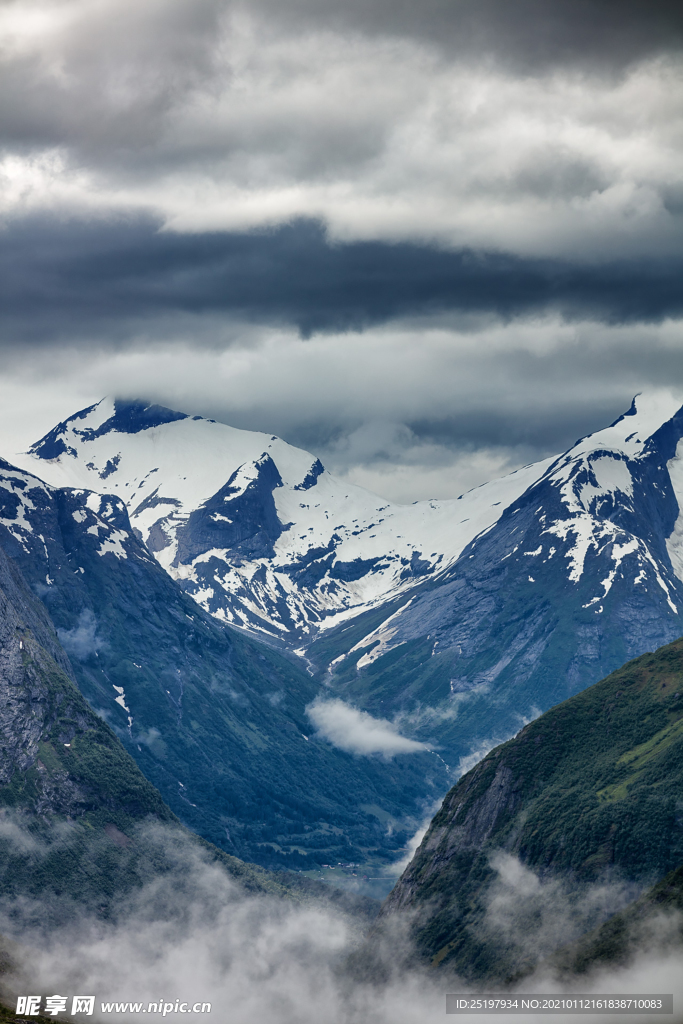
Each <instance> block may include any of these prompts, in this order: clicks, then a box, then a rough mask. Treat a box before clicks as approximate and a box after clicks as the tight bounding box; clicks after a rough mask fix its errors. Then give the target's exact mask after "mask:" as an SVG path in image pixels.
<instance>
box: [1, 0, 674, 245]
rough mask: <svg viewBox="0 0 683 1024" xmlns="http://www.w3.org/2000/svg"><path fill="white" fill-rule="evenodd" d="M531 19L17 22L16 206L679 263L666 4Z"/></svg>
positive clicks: (6, 86) (195, 9)
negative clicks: (303, 222) (292, 225)
mask: <svg viewBox="0 0 683 1024" xmlns="http://www.w3.org/2000/svg"><path fill="white" fill-rule="evenodd" d="M520 6H521V8H522V10H520V9H519V6H518V5H516V8H515V14H514V17H512V16H511V15H510V14H509V5H505V4H503V3H502V2H500V0H496V2H492V0H490V2H489V3H487V4H484V5H475V4H473V3H472V2H471V0H467V2H464V0H463V2H460V3H458V4H446V3H444V2H443V0H434V2H432V3H431V4H430V5H429V8H428V10H427V11H423V10H421V13H420V18H419V19H418V18H417V17H415V16H414V15H412V14H409V13H407V8H406V9H405V11H404V13H403V14H399V15H398V16H397V14H396V11H395V5H387V4H386V3H385V2H376V3H373V4H370V5H361V4H355V5H351V6H350V7H349V9H348V11H346V12H345V13H344V14H340V13H339V11H338V5H326V4H318V3H316V4H312V3H307V2H295V3H292V4H284V5H277V10H275V8H274V5H272V4H270V3H254V4H250V5H248V7H247V6H242V5H239V4H235V3H229V2H223V3H216V2H209V0H202V2H196V0H174V2H173V3H170V4H168V3H165V4H161V3H158V2H153V3H148V4H145V5H143V6H142V7H141V6H140V5H139V4H133V3H132V2H131V0H126V2H120V0H118V2H116V3H114V2H113V0H104V2H99V3H95V2H94V0H62V2H61V3H58V4H54V3H50V4H41V3H39V2H38V3H36V4H35V5H33V4H30V5H29V3H28V2H26V3H15V4H11V5H7V6H5V8H4V9H3V11H2V15H1V17H0V26H1V27H3V28H4V29H5V34H6V37H7V40H8V43H7V46H6V48H5V51H4V55H3V60H2V62H1V64H0V74H1V76H2V78H1V81H2V85H3V93H4V94H5V95H8V96H12V97H13V102H12V103H9V104H7V105H6V106H5V108H4V114H3V115H2V117H0V139H1V140H2V144H3V149H4V154H5V155H4V160H2V162H0V180H1V181H2V185H3V188H2V195H3V197H4V198H3V209H4V211H5V214H6V215H9V216H15V215H17V214H21V213H26V212H30V211H41V212H44V211H46V210H56V211H58V212H60V213H65V212H66V213H68V212H71V213H76V214H80V215H90V216H92V215H99V216H111V215H112V214H118V215H119V216H120V215H130V214H131V213H133V212H135V211H137V212H138V213H140V212H148V213H150V214H153V215H155V216H156V217H158V218H161V220H162V222H163V223H164V224H166V226H167V227H169V228H170V229H172V230H175V231H181V232H187V231H189V232H196V231H204V232H206V231H216V230H225V231H242V230H245V229H253V228H255V227H268V226H273V225H281V224H285V223H288V222H290V221H291V220H293V219H296V218H313V219H319V220H320V221H321V222H322V223H324V224H325V226H326V229H327V231H328V232H329V235H330V237H331V238H333V239H335V240H337V241H350V240H359V239H366V240H384V241H406V240H412V241H420V242H428V243H430V244H431V243H437V244H440V245H445V246H447V247H455V248H463V247H464V248H474V249H483V250H491V251H494V252H498V251H505V252H508V253H511V254H515V255H518V256H523V257H527V258H533V257H541V258H545V257H553V258H571V259H573V260H577V261H579V262H582V263H583V262H587V263H588V264H592V263H594V262H595V261H596V260H605V259H607V260H609V259H614V258H617V257H619V258H621V257H624V256H627V257H630V258H632V259H633V258H638V257H641V256H643V255H646V256H648V257H653V256H655V257H667V256H671V255H674V254H677V255H680V254H681V237H682V233H681V229H680V214H681V197H682V196H683V176H682V172H681V166H682V162H681V131H680V129H681V113H680V111H681V109H683V104H682V102H681V101H682V98H683V74H682V71H681V66H680V61H679V59H678V54H677V49H676V48H677V45H678V43H680V39H681V18H680V13H678V12H677V10H676V7H675V5H673V4H661V3H660V4H659V5H655V8H656V11H653V10H652V6H651V5H650V7H649V8H647V9H646V7H645V5H641V4H640V3H632V4H629V5H627V11H626V12H625V11H624V9H623V5H622V6H621V7H620V10H619V16H618V18H617V17H616V15H615V13H614V9H613V5H610V4H608V3H604V2H602V3H601V2H599V0H594V2H593V3H583V4H579V5H577V4H573V5H572V4H569V3H568V2H563V3H561V4H558V5H557V7H555V5H553V13H552V14H550V15H549V14H548V13H547V5H543V4H540V3H539V2H537V0H525V2H524V3H523V4H522V5H520ZM544 10H545V13H544ZM3 20H4V22H5V24H4V25H2V21H3ZM591 42H592V45H591ZM516 43H517V47H518V50H519V54H520V57H521V58H522V64H523V66H524V71H523V73H522V72H521V71H520V68H519V67H518V66H517V64H515V62H514V61H513V62H512V65H510V60H509V57H510V55H512V54H514V52H515V46H516ZM591 51H592V53H593V56H594V58H596V60H593V61H592V62H591V61H590V60H589V61H588V66H587V64H586V60H585V56H586V55H587V54H590V53H591ZM615 60H616V63H617V65H618V71H617V70H615V65H614V61H615Z"/></svg>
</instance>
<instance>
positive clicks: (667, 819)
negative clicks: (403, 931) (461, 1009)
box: [383, 640, 683, 980]
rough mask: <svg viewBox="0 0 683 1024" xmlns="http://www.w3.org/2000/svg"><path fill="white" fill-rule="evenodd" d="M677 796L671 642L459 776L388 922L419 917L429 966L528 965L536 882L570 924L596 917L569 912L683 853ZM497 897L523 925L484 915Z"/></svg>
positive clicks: (654, 872)
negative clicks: (565, 910)
mask: <svg viewBox="0 0 683 1024" xmlns="http://www.w3.org/2000/svg"><path fill="white" fill-rule="evenodd" d="M682 794H683V641H682V640H679V641H676V642H675V643H673V644H670V645H668V646H666V647H663V648H661V649H660V650H659V651H657V652H656V653H655V654H646V655H643V656H642V657H640V658H638V659H636V660H634V661H632V662H630V663H629V664H627V665H625V666H624V667H623V668H622V669H620V670H618V671H617V672H614V673H612V675H610V676H608V677H607V678H606V679H604V680H602V681H601V682H600V683H597V684H596V685H594V686H592V687H590V688H589V689H588V690H585V691H584V692H583V693H581V694H578V695H577V696H575V697H573V698H571V699H570V700H567V701H565V702H564V703H562V704H560V705H558V706H557V707H555V708H553V709H551V710H550V711H548V712H546V714H544V715H542V716H541V717H540V718H538V719H537V720H536V721H534V722H532V723H531V724H529V725H527V726H526V727H525V728H524V729H523V730H522V731H521V732H520V733H519V735H518V736H517V737H515V739H513V740H510V741H509V742H508V743H505V744H503V745H501V746H500V747H497V748H496V749H495V750H493V751H492V752H491V753H490V754H488V755H487V756H486V757H485V758H484V759H483V760H482V761H481V762H480V763H479V764H478V765H477V766H476V767H475V768H474V769H473V770H472V771H470V772H469V773H468V774H467V775H465V776H464V777H463V778H462V779H461V780H460V782H459V783H458V784H457V785H456V786H455V787H454V788H453V789H452V790H451V791H450V792H449V794H448V795H447V797H446V799H445V800H444V802H443V805H442V807H441V809H440V811H439V812H438V814H437V815H436V817H435V818H434V820H433V821H432V823H431V826H430V828H429V830H428V832H427V834H426V835H425V837H424V839H423V842H422V844H421V846H420V848H419V849H418V851H417V853H416V854H415V857H414V858H413V860H412V862H411V863H410V864H409V866H408V868H407V869H406V871H405V873H404V874H403V876H402V878H401V879H400V880H399V882H398V884H397V885H396V887H395V889H394V890H393V892H392V893H391V895H390V896H389V898H388V900H387V901H386V904H385V905H384V908H383V918H384V919H385V920H387V921H389V920H391V919H392V917H395V916H396V915H402V914H406V912H409V913H410V915H411V916H414V925H413V929H414V938H415V941H416V945H417V948H418V950H419V953H420V955H421V956H422V957H423V958H424V959H425V960H427V961H428V962H430V963H431V964H432V965H434V966H438V965H442V966H448V967H450V968H451V969H454V970H457V971H458V972H460V973H461V974H464V975H465V976H469V977H471V978H477V977H479V978H488V979H492V978H497V979H498V980H500V979H501V978H505V977H508V976H513V975H514V974H515V972H517V971H519V970H522V969H524V968H525V965H526V967H528V963H529V958H528V948H527V946H526V945H525V943H524V941H522V936H521V932H523V931H524V929H527V930H528V929H530V928H534V927H536V928H539V929H540V927H541V923H542V922H541V918H542V916H543V900H544V895H543V894H544V892H545V893H546V894H547V897H548V899H549V900H550V895H551V894H554V897H553V898H556V897H557V892H558V889H557V886H558V885H560V884H561V886H563V887H564V891H565V893H566V905H567V907H569V908H572V907H573V908H574V911H572V913H574V924H573V927H575V929H578V930H579V931H580V930H581V928H583V929H584V930H588V928H589V927H592V926H593V925H595V924H596V920H595V918H594V917H593V918H591V914H587V915H586V916H585V918H584V919H580V914H579V912H578V910H577V909H576V908H578V907H580V905H581V903H582V900H583V899H584V897H585V894H586V892H588V891H589V889H590V887H591V886H595V885H596V884H598V883H599V884H600V885H604V886H605V889H604V892H603V894H602V896H600V897H599V898H598V897H596V899H595V900H594V901H593V903H592V909H591V913H592V914H596V915H598V917H599V915H600V914H603V915H604V916H608V915H609V914H610V913H612V912H614V910H615V909H616V907H615V906H614V905H613V903H612V902H611V900H612V898H613V897H614V894H615V892H616V891H617V889H618V890H619V891H620V892H621V893H622V894H625V895H629V894H630V895H632V894H633V888H631V887H636V888H637V887H644V886H646V885H647V884H648V883H651V882H652V881H654V880H655V879H656V878H659V877H662V876H663V875H665V874H666V873H667V872H669V871H671V870H673V869H674V868H675V867H676V866H677V865H679V864H681V863H682V862H683V815H682V813H681V810H682V808H683V803H682V800H681V795H682ZM530 872H533V874H530ZM544 886H545V889H544ZM501 900H503V902H505V900H507V904H506V906H507V907H508V909H510V908H512V910H510V913H513V910H514V908H515V907H516V908H517V909H516V910H514V913H518V916H519V929H518V930H517V932H515V927H516V926H515V922H514V920H512V921H511V920H510V919H508V925H509V926H510V927H509V928H508V931H507V932H506V931H505V930H502V931H501V929H500V928H498V929H496V927H494V925H493V924H492V922H493V919H494V917H495V913H494V911H496V907H497V908H498V911H499V910H500V906H501ZM534 914H535V915H536V916H537V917H538V920H537V921H536V922H535V924H534V920H533V918H534ZM492 915H493V916H492ZM570 916H571V914H570ZM513 917H514V914H513ZM524 921H525V922H526V923H523V922H524ZM569 938H570V936H569V935H568V934H566V933H565V934H564V935H559V936H556V941H557V942H558V943H560V942H562V943H565V944H566V942H567V941H569ZM550 952H551V948H550V944H549V946H548V948H547V949H546V950H544V951H543V952H542V954H541V952H539V951H537V953H538V955H539V956H540V955H547V954H549V953H550Z"/></svg>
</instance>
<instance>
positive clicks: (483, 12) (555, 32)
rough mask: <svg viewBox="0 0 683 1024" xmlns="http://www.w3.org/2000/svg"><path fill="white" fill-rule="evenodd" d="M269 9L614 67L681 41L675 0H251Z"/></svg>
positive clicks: (504, 53)
mask: <svg viewBox="0 0 683 1024" xmlns="http://www.w3.org/2000/svg"><path fill="white" fill-rule="evenodd" d="M256 2H257V4H258V6H259V7H261V8H262V9H268V10H269V11H270V12H271V14H272V16H273V17H276V18H278V17H280V18H282V19H283V20H285V19H287V20H289V21H291V19H292V17H293V16H294V17H298V18H300V19H301V21H303V22H305V23H306V24H309V25H310V24H316V23H323V24H328V25H329V24H332V25H335V26H338V27H341V28H348V27H351V28H354V29H356V30H359V31H361V32H374V33H382V34H387V35H401V36H408V37H410V38H414V39H420V38H422V39H425V40H428V41H429V42H430V43H436V44H437V45H439V46H440V47H441V48H443V49H444V50H446V51H448V52H450V53H455V54H457V55H459V56H465V57H468V58H471V57H491V58H493V59H495V60H497V61H499V62H501V63H504V64H514V65H517V66H519V67H527V68H533V69H539V68H541V67H547V66H548V65H551V64H566V63H572V64H577V65H579V66H591V65H593V66H595V65H597V66H599V67H600V68H601V69H602V70H616V69H617V68H619V67H620V66H623V65H625V64H628V63H629V62H631V61H634V60H638V59H642V58H644V57H648V56H651V55H653V54H656V53H663V52H671V51H675V50H679V49H681V47H682V46H683V7H682V6H681V4H680V3H679V2H678V0H654V2H652V3H648V2H647V0H422V2H421V3H419V4H416V3H411V2H409V0H400V2H397V0H369V2H368V0H345V3H344V4H339V3H337V2H336V0H328V2H325V0H323V2H321V0H288V2H285V3H281V2H280V0H277V2H276V0H256Z"/></svg>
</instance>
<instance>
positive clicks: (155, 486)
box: [13, 399, 547, 644]
mask: <svg viewBox="0 0 683 1024" xmlns="http://www.w3.org/2000/svg"><path fill="white" fill-rule="evenodd" d="M13 461H14V462H15V463H16V464H19V465H23V466H24V468H26V469H27V470H29V471H30V472H32V473H35V474H36V475H37V476H39V477H40V478H41V479H43V480H45V481H46V482H47V483H49V484H50V485H51V486H53V487H72V488H73V487H76V488H83V489H87V490H89V491H95V492H100V493H110V494H114V495H116V496H117V497H119V498H120V499H121V500H122V501H124V502H125V504H126V506H127V509H128V514H129V516H130V522H131V524H132V526H133V528H134V529H135V530H136V531H138V534H139V536H140V538H141V539H142V540H143V541H144V543H145V544H146V546H147V548H148V549H149V551H151V552H153V553H154V556H155V557H156V559H157V560H158V561H159V563H160V564H161V565H162V566H163V567H164V568H165V569H166V571H167V572H168V573H170V575H171V576H172V577H173V578H174V579H176V580H177V581H178V582H179V583H180V584H181V585H182V586H183V588H184V589H185V590H186V591H187V592H188V593H189V594H191V595H192V597H193V598H194V599H195V600H196V601H197V602H198V603H199V604H200V605H201V606H202V607H203V608H204V609H206V610H207V611H209V612H210V613H211V614H213V615H215V616H217V617H218V618H220V619H223V620H224V621H226V622H229V623H232V624H234V625H238V626H243V627H247V628H249V629H252V630H256V631H259V632H262V633H266V634H270V635H271V636H276V637H279V638H281V639H284V640H286V642H287V643H295V644H302V643H303V644H305V643H307V642H310V640H311V639H312V638H313V637H314V636H315V635H316V634H317V633H318V632H319V630H320V629H321V628H329V627H330V626H332V625H334V624H336V623H337V622H339V621H340V620H346V619H348V618H349V617H351V616H355V615H357V614H358V613H359V612H361V611H363V610H365V609H369V608H374V607H377V606H379V605H382V604H383V603H385V602H386V601H387V600H389V599H391V598H393V597H395V596H396V595H400V594H402V593H404V592H406V591H409V590H411V589H412V588H414V586H415V584H416V583H418V582H420V581H422V580H424V579H427V578H429V577H432V576H434V574H436V573H439V572H441V571H443V569H444V568H446V567H447V566H450V565H452V564H453V563H454V562H455V560H456V559H457V558H458V556H459V554H460V552H461V551H462V549H463V548H464V547H465V546H466V545H467V544H468V543H469V542H470V541H471V540H472V539H473V538H474V537H475V536H477V534H479V533H480V532H481V531H482V530H483V529H486V528H487V527H490V526H491V525H492V524H493V523H495V522H496V520H497V519H498V518H499V516H500V515H501V513H502V512H503V510H504V509H505V508H506V507H507V506H508V505H509V504H510V502H511V501H513V500H514V499H515V498H516V497H518V496H519V495H520V494H522V493H523V492H524V491H525V490H526V489H527V487H528V486H529V485H530V484H531V483H532V482H533V481H534V480H535V479H537V478H538V477H539V476H540V475H541V474H542V473H543V471H544V469H545V468H546V465H547V463H540V464H538V465H535V466H529V467H526V468H525V469H522V470H519V471H518V472H516V473H513V474H511V475H510V476H508V477H505V478H504V479H502V480H496V481H493V482H492V483H489V484H485V485H484V486H482V487H478V488H476V489H475V490H473V491H470V492H469V493H468V494H465V495H463V496H462V498H459V499H455V500H450V501H421V502H416V503H415V504H413V505H397V504H393V503H391V502H387V501H386V500H383V499H382V498H380V497H378V496H377V495H375V494H371V493H370V492H369V491H366V490H364V489H363V488H361V487H355V486H353V485H352V484H348V483H345V482H344V481H341V480H338V479H337V478H335V477H334V476H333V475H332V474H330V473H328V472H326V471H325V469H324V468H323V466H322V465H321V463H320V462H319V461H318V460H317V459H316V458H315V457H314V456H312V455H311V454H310V453H308V452H305V451H302V450H301V449H299V448H294V447H292V445H289V444H287V443H286V442H284V441H282V440H281V439H280V438H278V437H274V436H272V435H269V434H261V433H257V432H253V431H246V430H237V429H235V428H233V427H229V426H226V425H225V424H222V423H216V422H214V421H213V420H206V419H202V418H201V417H198V416H194V417H190V416H186V415H183V414H182V413H177V412H172V411H171V410H169V409H164V408H161V407H158V406H145V405H144V404H142V403H127V402H119V401H117V402H114V401H111V400H109V399H105V400H104V401H102V402H100V403H99V404H97V405H95V406H92V407H90V408H88V409H84V410H83V411H82V412H79V413H77V414H76V415H75V416H72V417H71V418H70V419H68V420H66V421H65V422H64V423H60V424H59V425H58V426H57V427H55V428H54V430H52V431H51V432H50V433H49V434H47V435H46V436H45V437H44V438H43V439H42V440H40V441H38V442H37V443H36V444H35V445H33V447H32V448H31V449H30V452H29V453H28V455H27V456H23V457H21V456H18V457H14V458H13ZM14 528H15V529H20V524H19V523H17V524H15V526H14Z"/></svg>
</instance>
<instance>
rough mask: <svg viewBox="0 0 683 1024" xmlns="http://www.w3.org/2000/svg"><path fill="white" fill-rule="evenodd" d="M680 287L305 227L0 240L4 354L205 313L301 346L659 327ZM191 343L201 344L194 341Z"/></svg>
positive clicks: (71, 232) (658, 265)
mask: <svg viewBox="0 0 683 1024" xmlns="http://www.w3.org/2000/svg"><path fill="white" fill-rule="evenodd" d="M682 282H683V261H682V260H667V261H657V260H650V261H645V260H624V261H611V262H607V263H603V264H600V265H599V266H597V267H590V266H586V265H583V264H582V265H573V264H572V263H570V262H562V261H558V260H533V259H526V260H525V259H522V258H518V257H513V256H507V255H502V254H496V253H473V252H469V251H460V252H449V251H443V250H438V249H433V248H429V247H426V246H418V245H411V244H405V243H404V244H398V243H397V244H393V245H392V244H386V243H380V242H355V243H350V244H346V245H343V244H336V245H331V244H329V243H328V242H327V241H326V238H325V233H324V231H323V229H322V227H321V226H320V225H318V224H316V223H314V222H310V221H300V222H297V223H295V224H291V225H287V226H284V227H281V228H278V229H274V230H272V231H267V232H266V231H260V232H254V233H244V234H237V233H218V232H217V233H212V234H192V235H178V234H173V233H169V232H159V231H158V230H156V226H155V225H154V224H153V223H152V222H150V221H144V220H136V221H122V220H117V221H110V222H105V223H103V222H102V221H90V222H82V221H73V220H72V221H68V222H65V221H59V220H56V219H50V220H46V219H40V218H31V219H26V220H15V221H13V222H11V223H10V224H9V225H8V226H7V227H6V229H5V230H4V231H3V232H2V233H0V330H1V337H2V343H3V344H4V345H5V346H8V345H9V346H12V345H14V344H18V343H40V344H50V343H51V342H62V341H64V340H65V339H68V340H70V341H74V342H76V341H78V340H79V339H81V340H83V339H86V340H88V341H93V342H98V343H100V344H107V343H109V342H110V343H115V344H119V343H123V342H125V341H126V339H129V340H131V339H134V338H135V337H136V335H137V336H138V337H139V334H140V332H143V333H144V334H145V335H146V337H148V338H149V339H150V340H154V338H155V337H160V338H164V339H166V340H168V339H169V338H172V337H173V336H174V333H175V336H176V337H178V336H181V337H184V336H187V334H188V333H190V334H191V333H192V329H193V328H192V325H193V324H195V325H196V322H197V321H198V320H200V319H202V318H205V317H208V318H211V317H213V316H219V317H221V318H223V319H224V320H226V321H227V322H230V321H232V322H240V321H247V322H251V323H262V324H271V325H278V326H285V327H291V326H293V327H295V328H296V329H297V330H298V331H299V332H300V333H301V334H302V335H303V336H310V335H311V334H314V333H316V332H339V331H348V330H351V331H359V330H363V329H364V328H367V327H370V326H373V325H378V324H382V323H386V322H388V321H391V320H397V319H402V320H405V319H407V318H408V319H409V318H419V319H424V318H427V319H434V318H437V319H438V318H443V317H446V318H447V320H448V318H451V320H452V318H453V317H454V316H455V317H456V318H457V317H460V318H461V319H460V323H461V324H462V317H463V316H467V315H476V316H481V315H487V316H492V317H496V318H502V319H503V320H508V319H511V318H515V317H519V316H529V315H534V314H536V315H544V314H548V313H552V312H555V313H559V314H560V315H561V316H563V317H564V318H566V319H569V320H578V319H593V320H596V321H602V322H604V323H611V324H616V323H629V322H636V321H637V322H659V321H661V320H663V319H665V318H667V317H676V316H679V315H680V314H681V313H683V284H682ZM174 318H175V321H174ZM209 322H210V324H211V327H212V329H215V323H214V321H213V320H211V319H209ZM197 338H198V344H200V345H201V344H205V343H206V338H205V335H204V332H202V331H198V332H197ZM216 341H217V342H219V343H222V341H223V338H222V337H220V338H218V339H216Z"/></svg>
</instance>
